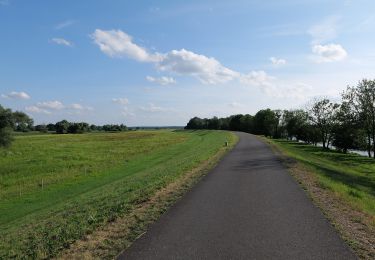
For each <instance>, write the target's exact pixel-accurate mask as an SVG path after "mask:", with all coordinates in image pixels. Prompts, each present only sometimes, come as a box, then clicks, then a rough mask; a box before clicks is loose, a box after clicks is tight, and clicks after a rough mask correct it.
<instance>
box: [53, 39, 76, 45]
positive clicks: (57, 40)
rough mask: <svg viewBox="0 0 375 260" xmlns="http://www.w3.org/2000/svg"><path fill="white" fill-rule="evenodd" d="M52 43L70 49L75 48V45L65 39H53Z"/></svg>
mask: <svg viewBox="0 0 375 260" xmlns="http://www.w3.org/2000/svg"><path fill="white" fill-rule="evenodd" d="M51 42H53V43H56V44H58V45H64V46H68V47H72V46H73V44H72V43H71V42H70V41H68V40H65V39H63V38H52V39H51Z"/></svg>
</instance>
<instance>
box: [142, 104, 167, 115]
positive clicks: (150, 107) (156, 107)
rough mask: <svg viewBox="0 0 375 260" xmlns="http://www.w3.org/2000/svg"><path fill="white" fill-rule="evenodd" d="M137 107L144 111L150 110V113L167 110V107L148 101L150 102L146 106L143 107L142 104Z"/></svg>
mask: <svg viewBox="0 0 375 260" xmlns="http://www.w3.org/2000/svg"><path fill="white" fill-rule="evenodd" d="M139 109H140V110H142V111H144V112H151V113H155V112H165V111H168V109H167V108H163V107H160V106H155V105H154V104H153V103H150V104H148V106H145V107H144V106H143V107H139Z"/></svg>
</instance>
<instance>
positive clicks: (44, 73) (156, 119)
mask: <svg viewBox="0 0 375 260" xmlns="http://www.w3.org/2000/svg"><path fill="white" fill-rule="evenodd" d="M374 74H375V1H373V0H356V1H354V0H352V1H350V0H283V1H279V0H269V1H264V0H262V1H261V0H259V1H258V0H252V1H251V0H247V1H241V0H238V1H236V0H232V1H224V0H213V1H202V0H199V1H198V0H197V1H195V0H193V1H124V0H121V1H120V0H106V1H105V0H100V1H99V0H81V1H76V0H65V1H42V0H33V1H26V0H0V95H1V96H0V104H1V105H2V106H4V107H7V108H11V109H13V110H19V111H24V112H26V113H27V114H28V115H30V116H31V117H32V118H33V119H34V121H35V123H36V124H41V123H50V122H53V123H54V122H57V121H59V120H62V119H67V120H69V121H75V122H80V121H85V122H89V123H94V124H107V123H116V124H117V123H124V124H126V125H128V126H165V125H176V126H177V125H178V126H180V125H181V126H182V125H186V123H187V122H188V120H189V119H190V118H191V117H194V116H199V117H212V116H219V117H222V116H228V115H232V114H238V113H242V114H247V113H248V114H255V113H256V112H257V111H258V110H260V109H265V108H271V109H295V108H301V107H303V106H304V105H305V104H306V103H307V102H308V101H309V100H311V99H312V98H314V97H322V96H324V97H329V98H331V99H332V100H339V97H340V93H341V92H342V91H343V90H344V89H345V88H346V86H347V85H355V84H357V82H358V81H359V80H361V79H363V78H370V79H373V78H375V75H374Z"/></svg>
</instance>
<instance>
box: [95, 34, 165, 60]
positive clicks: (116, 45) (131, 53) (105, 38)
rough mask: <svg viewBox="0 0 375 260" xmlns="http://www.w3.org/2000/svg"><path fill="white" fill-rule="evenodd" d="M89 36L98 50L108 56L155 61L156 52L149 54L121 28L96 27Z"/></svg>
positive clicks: (156, 58)
mask: <svg viewBox="0 0 375 260" xmlns="http://www.w3.org/2000/svg"><path fill="white" fill-rule="evenodd" d="M91 38H92V39H93V40H94V42H95V43H96V44H97V45H98V46H99V48H100V50H101V51H102V52H104V53H105V54H107V55H108V56H110V57H120V58H121V57H128V58H131V59H135V60H137V61H141V62H155V61H157V60H158V59H159V55H158V54H149V53H148V52H147V50H146V49H145V48H142V47H140V46H138V45H137V44H135V43H133V42H132V40H133V39H132V37H131V36H130V35H128V34H126V33H124V32H123V31H121V30H110V31H104V30H100V29H96V30H95V32H94V33H93V34H92V35H91Z"/></svg>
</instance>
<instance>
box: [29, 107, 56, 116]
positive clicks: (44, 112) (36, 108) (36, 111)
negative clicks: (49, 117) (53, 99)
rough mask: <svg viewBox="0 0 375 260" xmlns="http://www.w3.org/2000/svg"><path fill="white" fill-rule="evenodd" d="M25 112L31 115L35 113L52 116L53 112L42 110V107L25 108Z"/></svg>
mask: <svg viewBox="0 0 375 260" xmlns="http://www.w3.org/2000/svg"><path fill="white" fill-rule="evenodd" d="M25 110H26V111H27V112H29V113H35V114H51V112H49V111H47V110H45V109H42V108H40V107H37V106H29V107H25Z"/></svg>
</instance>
